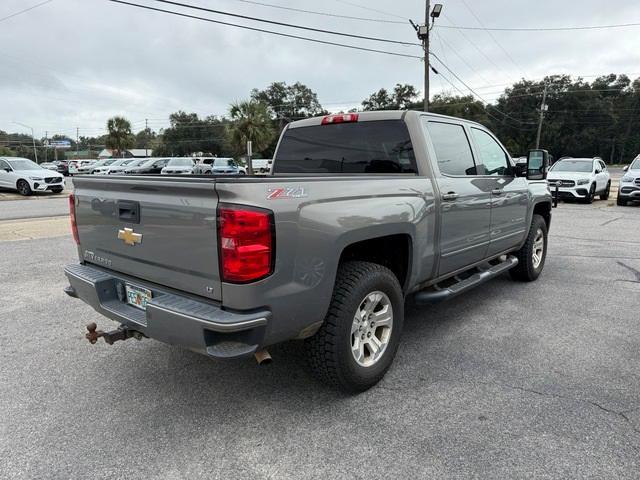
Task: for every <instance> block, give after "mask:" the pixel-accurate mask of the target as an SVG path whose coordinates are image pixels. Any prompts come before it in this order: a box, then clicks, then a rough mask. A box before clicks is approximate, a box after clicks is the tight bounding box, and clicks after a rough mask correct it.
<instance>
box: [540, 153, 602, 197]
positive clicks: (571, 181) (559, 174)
mask: <svg viewBox="0 0 640 480" xmlns="http://www.w3.org/2000/svg"><path fill="white" fill-rule="evenodd" d="M547 182H549V186H550V187H551V191H552V192H553V191H554V190H555V185H556V184H558V183H559V184H560V188H559V192H558V196H559V197H560V198H564V199H567V198H573V199H578V200H582V201H583V202H586V203H591V202H593V199H594V198H595V196H596V195H600V198H601V199H602V200H606V199H608V198H609V192H610V191H611V175H609V170H607V166H606V165H605V163H604V162H603V161H602V159H600V158H564V159H562V160H559V161H557V162H556V163H554V164H553V166H552V167H551V168H550V169H549V174H548V175H547Z"/></svg>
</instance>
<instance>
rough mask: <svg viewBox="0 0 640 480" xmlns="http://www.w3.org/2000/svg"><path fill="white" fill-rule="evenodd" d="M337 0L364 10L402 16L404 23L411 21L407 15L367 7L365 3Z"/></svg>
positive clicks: (397, 16)
mask: <svg viewBox="0 0 640 480" xmlns="http://www.w3.org/2000/svg"><path fill="white" fill-rule="evenodd" d="M335 1H336V2H338V3H342V4H344V5H350V6H352V7H357V8H362V9H364V10H369V11H370V12H376V13H382V14H383V15H390V16H392V17H396V18H401V19H402V20H404V23H406V22H408V21H409V19H408V18H406V17H402V16H400V15H396V14H395V13H391V12H385V11H384V10H378V9H375V8H371V7H365V6H364V5H360V4H358V3H354V2H347V1H346V0H335Z"/></svg>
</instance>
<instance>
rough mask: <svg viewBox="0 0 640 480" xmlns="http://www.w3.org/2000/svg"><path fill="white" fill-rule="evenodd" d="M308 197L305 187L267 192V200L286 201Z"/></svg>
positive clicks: (275, 189) (279, 188)
mask: <svg viewBox="0 0 640 480" xmlns="http://www.w3.org/2000/svg"><path fill="white" fill-rule="evenodd" d="M306 196H307V192H306V190H305V189H304V187H275V188H270V189H269V190H267V200H286V199H288V198H304V197H306Z"/></svg>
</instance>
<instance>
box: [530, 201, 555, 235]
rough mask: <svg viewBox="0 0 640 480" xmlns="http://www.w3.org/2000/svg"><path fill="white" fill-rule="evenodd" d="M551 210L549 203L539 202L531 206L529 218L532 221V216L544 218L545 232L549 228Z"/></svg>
mask: <svg viewBox="0 0 640 480" xmlns="http://www.w3.org/2000/svg"><path fill="white" fill-rule="evenodd" d="M551 208H552V206H551V202H550V201H547V200H543V201H540V202H538V203H536V204H535V205H534V206H533V212H532V216H531V218H532V219H533V215H540V216H541V217H542V218H544V221H545V223H546V224H547V230H549V229H550V228H551Z"/></svg>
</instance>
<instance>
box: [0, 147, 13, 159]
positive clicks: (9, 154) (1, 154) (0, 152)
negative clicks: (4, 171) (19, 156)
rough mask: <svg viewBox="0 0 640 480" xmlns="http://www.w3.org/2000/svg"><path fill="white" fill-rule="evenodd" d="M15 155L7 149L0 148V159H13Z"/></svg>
mask: <svg viewBox="0 0 640 480" xmlns="http://www.w3.org/2000/svg"><path fill="white" fill-rule="evenodd" d="M15 155H16V153H15V152H14V151H13V150H11V149H10V148H8V147H3V146H0V157H15Z"/></svg>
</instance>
